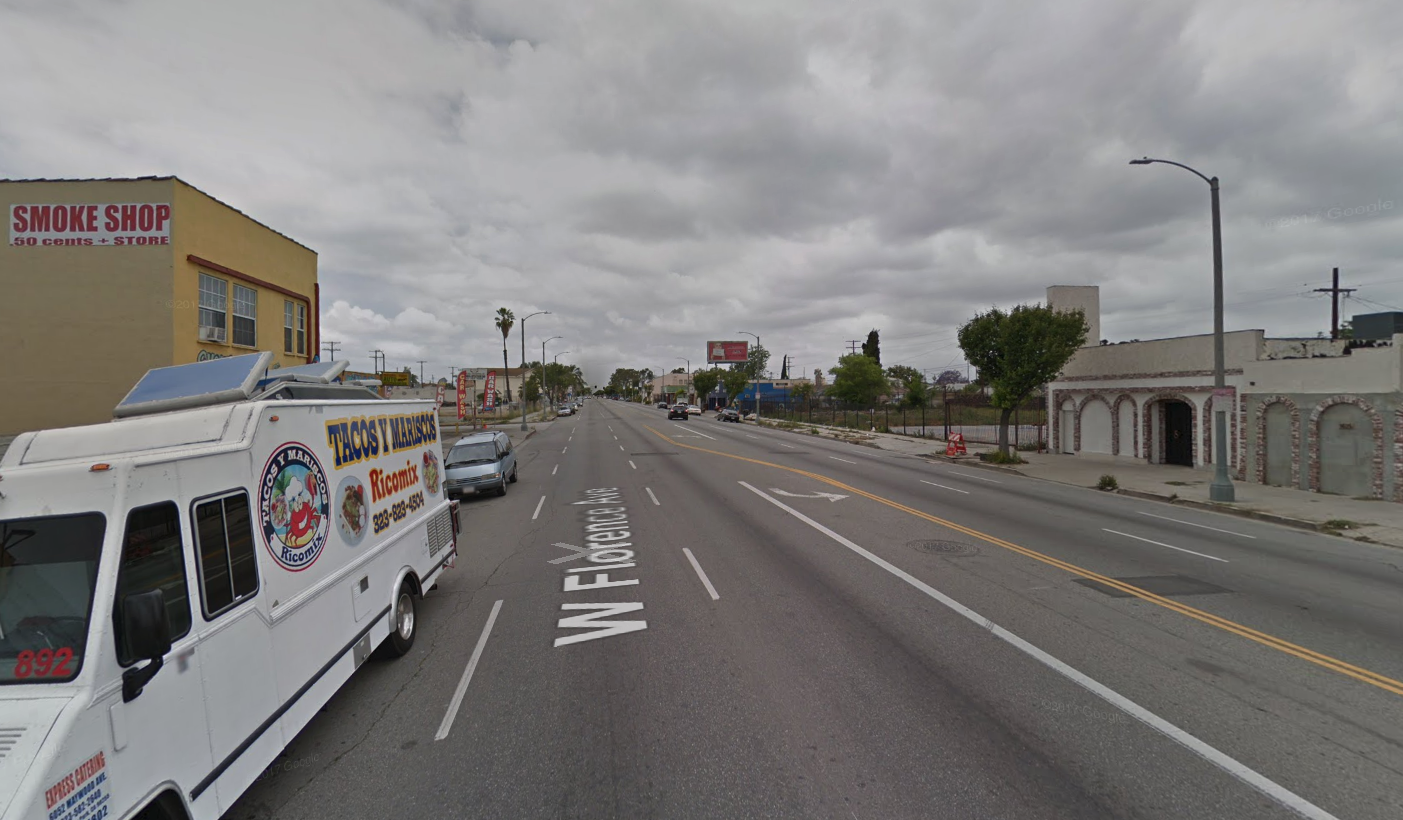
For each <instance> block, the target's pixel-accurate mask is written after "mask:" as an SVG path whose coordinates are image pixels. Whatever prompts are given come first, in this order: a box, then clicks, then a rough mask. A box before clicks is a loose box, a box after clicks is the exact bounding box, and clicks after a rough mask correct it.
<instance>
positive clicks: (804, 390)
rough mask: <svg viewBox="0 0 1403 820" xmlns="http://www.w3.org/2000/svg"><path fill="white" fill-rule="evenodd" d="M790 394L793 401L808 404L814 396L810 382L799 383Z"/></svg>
mask: <svg viewBox="0 0 1403 820" xmlns="http://www.w3.org/2000/svg"><path fill="white" fill-rule="evenodd" d="M790 392H791V393H792V394H793V395H794V401H796V402H803V403H804V404H808V403H809V399H811V398H813V396H814V386H813V383H812V382H799V383H798V384H796V385H794V389H793V390H792V391H790Z"/></svg>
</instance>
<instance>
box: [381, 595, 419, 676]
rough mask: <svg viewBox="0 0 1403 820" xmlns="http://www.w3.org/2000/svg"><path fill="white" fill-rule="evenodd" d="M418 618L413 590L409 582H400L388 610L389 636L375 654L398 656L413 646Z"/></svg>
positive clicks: (386, 657)
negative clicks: (393, 601) (397, 591)
mask: <svg viewBox="0 0 1403 820" xmlns="http://www.w3.org/2000/svg"><path fill="white" fill-rule="evenodd" d="M418 630H419V619H418V612H417V610H416V607H415V605H414V590H413V589H411V588H410V586H409V582H408V581H405V582H404V583H403V584H400V587H399V594H398V595H396V596H395V605H394V607H393V608H392V609H391V610H390V637H388V638H386V639H385V642H384V643H382V644H380V646H379V648H377V649H376V650H375V654H376V655H377V656H379V657H380V658H382V659H386V660H388V659H390V658H398V657H400V656H401V655H403V654H405V653H406V652H408V651H409V650H410V649H411V648H412V647H413V646H414V636H415V635H416V634H418Z"/></svg>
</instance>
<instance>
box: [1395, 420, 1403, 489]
mask: <svg viewBox="0 0 1403 820" xmlns="http://www.w3.org/2000/svg"><path fill="white" fill-rule="evenodd" d="M1393 498H1394V500H1396V501H1403V405H1399V407H1398V409H1397V410H1395V411H1394V413H1393Z"/></svg>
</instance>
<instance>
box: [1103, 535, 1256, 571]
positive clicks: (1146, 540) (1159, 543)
mask: <svg viewBox="0 0 1403 820" xmlns="http://www.w3.org/2000/svg"><path fill="white" fill-rule="evenodd" d="M1101 529H1102V530H1103V531H1105V532H1109V533H1111V534H1112V535H1123V536H1125V537H1126V538H1134V539H1135V540H1136V541H1144V542H1145V543H1146V544H1154V545H1155V546H1156V547H1165V548H1166V549H1171V550H1178V551H1179V552H1187V553H1188V554H1189V555H1197V556H1198V557H1199V558H1207V559H1209V560H1211V561H1222V562H1223V563H1224V564H1227V563H1231V562H1230V561H1228V559H1226V558H1218V557H1216V556H1213V555H1204V554H1203V553H1201V552H1194V551H1193V550H1186V549H1184V548H1183V547H1176V546H1174V545H1173V544H1164V543H1161V542H1159V541H1151V540H1150V539H1148V538H1141V537H1140V536H1138V535H1131V534H1130V533H1128V532H1116V531H1115V530H1108V529H1106V528H1105V527H1102V528H1101Z"/></svg>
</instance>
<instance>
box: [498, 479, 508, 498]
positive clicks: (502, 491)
mask: <svg viewBox="0 0 1403 820" xmlns="http://www.w3.org/2000/svg"><path fill="white" fill-rule="evenodd" d="M506 494H507V478H506V477H505V476H504V477H503V478H502V486H500V487H498V488H497V496H498V497H499V498H500V497H501V496H504V495H506Z"/></svg>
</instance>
